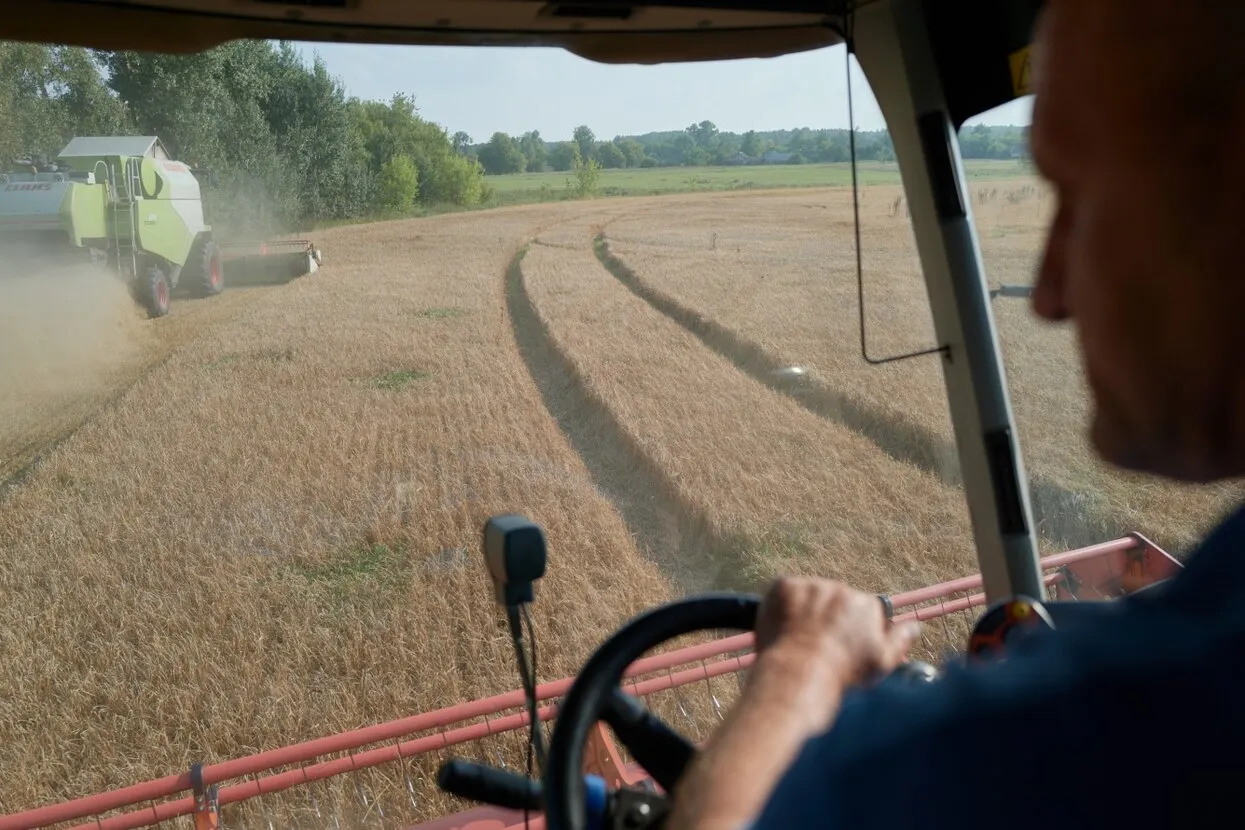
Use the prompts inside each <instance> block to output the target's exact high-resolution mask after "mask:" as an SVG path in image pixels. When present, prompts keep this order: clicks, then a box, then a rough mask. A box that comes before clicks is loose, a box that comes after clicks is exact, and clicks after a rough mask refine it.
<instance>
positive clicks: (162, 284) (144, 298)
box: [137, 265, 172, 317]
mask: <svg viewBox="0 0 1245 830" xmlns="http://www.w3.org/2000/svg"><path fill="white" fill-rule="evenodd" d="M137 288H138V292H137V293H138V299H139V301H140V302H141V303H142V304H143V306H144V307H145V308H146V309H147V316H148V317H163V316H164V315H166V314H168V313H169V295H170V294H171V293H172V289H171V288H170V287H169V278H168V277H167V276H166V275H165V273H164V272H163V271H161V270H160V269H159V268H158V267H157V266H155V265H152V266H149V267H148V268H147V271H146V273H144V274H143V276H141V277H140V278H139V280H138V285H137Z"/></svg>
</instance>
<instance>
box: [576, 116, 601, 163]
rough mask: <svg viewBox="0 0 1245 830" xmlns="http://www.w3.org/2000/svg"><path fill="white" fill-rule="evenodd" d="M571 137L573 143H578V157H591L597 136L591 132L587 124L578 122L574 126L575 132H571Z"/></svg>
mask: <svg viewBox="0 0 1245 830" xmlns="http://www.w3.org/2000/svg"><path fill="white" fill-rule="evenodd" d="M572 138H573V139H574V141H575V143H576V144H577V145H579V157H580V158H581V159H587V158H591V157H592V151H593V150H595V149H596V146H597V137H596V136H595V135H594V134H593V132H592V130H590V129H589V128H588V125H587V124H580V125H579V126H578V127H576V128H575V132H574V133H573V134H572Z"/></svg>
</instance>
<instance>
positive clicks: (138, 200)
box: [0, 136, 321, 317]
mask: <svg viewBox="0 0 1245 830" xmlns="http://www.w3.org/2000/svg"><path fill="white" fill-rule="evenodd" d="M0 252H3V255H4V257H5V259H6V260H8V261H9V262H10V263H17V262H20V263H22V264H23V265H24V266H25V267H26V268H27V269H29V270H32V271H38V270H39V269H41V268H43V267H44V266H46V265H54V264H58V263H60V264H86V263H94V264H96V265H101V266H105V267H106V268H108V269H109V270H111V271H112V272H113V273H115V274H116V275H118V276H119V277H121V278H122V279H123V280H125V281H126V283H127V284H128V285H129V286H130V290H131V293H132V294H133V295H134V298H135V299H136V300H137V301H138V302H139V303H141V304H142V306H143V307H144V308H146V309H147V313H148V315H149V316H151V317H163V316H164V315H165V314H167V313H168V312H169V304H170V300H171V297H172V295H173V293H174V292H175V291H177V290H178V289H183V293H186V294H189V295H190V296H195V297H210V296H212V295H215V294H219V293H220V292H221V291H223V290H224V289H225V274H226V271H227V270H228V271H229V272H230V273H231V275H233V272H234V271H235V270H236V271H237V276H242V275H243V274H246V273H252V274H253V273H258V274H259V275H261V276H262V277H266V278H270V279H275V278H284V279H292V278H294V277H297V276H302V275H303V274H308V273H312V272H314V271H315V270H316V269H317V268H318V267H319V265H320V261H321V256H320V251H319V250H318V249H317V248H316V247H315V246H314V245H313V244H312V243H311V242H310V241H308V240H305V239H295V240H282V241H271V242H256V243H248V242H240V241H234V242H229V241H223V240H219V239H217V238H216V235H215V234H214V233H213V231H212V228H211V226H209V225H208V224H206V222H205V211H204V205H203V201H202V198H201V194H200V182H199V180H198V178H196V176H195V171H192V170H191V169H190V168H189V167H188V166H187V165H185V164H183V163H181V162H179V161H174V160H172V159H170V158H169V156H168V152H167V151H166V150H165V149H164V146H163V145H162V144H161V143H160V140H159V139H158V138H156V137H155V136H103V137H98V136H84V137H79V138H75V139H73V140H72V141H70V142H69V144H67V145H66V146H65V148H64V149H63V150H61V152H60V153H59V154H58V155H57V157H56V160H55V162H54V163H53V164H50V165H44V169H42V170H40V169H38V167H36V166H34V165H32V164H30V163H28V162H25V163H22V164H21V165H19V166H16V167H15V168H14V169H12V170H11V171H10V172H8V173H4V174H2V175H0ZM226 263H229V267H228V269H227V268H226Z"/></svg>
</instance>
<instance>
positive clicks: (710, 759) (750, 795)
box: [668, 579, 916, 830]
mask: <svg viewBox="0 0 1245 830" xmlns="http://www.w3.org/2000/svg"><path fill="white" fill-rule="evenodd" d="M915 636H916V628H915V626H906V627H901V628H897V629H891V628H890V626H889V625H888V624H887V621H886V619H885V616H884V615H883V613H882V607H881V605H880V603H879V602H878V600H877V597H875V596H872V595H869V594H862V593H860V592H857V591H854V590H852V589H850V588H847V587H846V586H844V585H841V584H839V583H833V582H828V581H825V580H814V579H786V580H780V581H779V582H777V583H776V584H775V585H774V586H773V587H772V588H771V590H770V592H769V593H768V594H767V596H766V598H765V601H764V602H763V604H762V607H761V609H760V612H759V614H758V619H757V652H758V654H757V660H756V662H755V663H754V664H753V667H752V669H751V670H750V676H749V679H748V683H747V685H746V686H745V688H744V690H743V693H742V694H741V695H740V699H739V700H738V701H736V703H735V706H734V707H732V709H731V712H730V714H729V715H728V716H727V718H726V720H725V722H724V723H723V724H722V725H721V726H720V727H719V728H718V731H717V732H716V733H715V734H714V736H713V737H712V738H711V739H710V740H709V745H708V747H707V748H706V749H705V751H704V753H703V754H702V755H701V756H700V757H699V758H698V759H697V761H696V763H695V764H694V765H693V766H692V768H691V769H689V770H688V771H687V772H685V773H684V776H683V779H682V780H681V781H680V783H679V786H678V791H677V793H676V797H675V805H674V812H673V814H672V816H671V819H670V821H669V822H668V826H670V827H677V828H679V830H736V828H738V827H740V826H741V825H742V824H744V823H745V822H747V821H748V820H750V819H752V818H753V817H754V816H756V814H757V813H758V812H760V810H761V807H762V806H763V805H764V804H765V801H766V799H767V798H768V797H769V794H770V792H771V791H772V790H773V788H774V786H775V784H777V782H778V780H779V778H780V777H781V776H782V774H783V773H784V771H785V770H786V769H787V768H788V767H789V766H790V765H791V762H792V761H793V760H794V758H795V756H796V754H797V753H798V752H799V751H800V748H801V747H802V746H803V745H804V743H805V742H806V741H807V740H808V739H809V738H810V737H812V736H813V735H815V734H817V733H820V732H822V731H824V730H825V729H826V727H827V726H829V724H830V723H831V722H832V721H833V719H834V717H835V715H836V713H837V712H838V709H839V703H840V701H841V700H842V696H843V693H844V691H845V690H846V689H847V688H849V687H850V686H851V685H853V684H854V683H858V682H860V681H862V680H864V679H868V678H870V677H872V676H873V675H876V674H877V673H879V672H883V673H885V672H889V671H890V670H891V669H893V668H894V667H895V666H896V665H897V664H898V663H899V662H900V661H901V660H902V659H903V656H904V655H905V654H906V653H907V650H908V647H909V645H910V644H911V642H912V640H913V639H914V637H915Z"/></svg>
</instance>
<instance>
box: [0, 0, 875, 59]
mask: <svg viewBox="0 0 1245 830" xmlns="http://www.w3.org/2000/svg"><path fill="white" fill-rule="evenodd" d="M850 1H851V0H822V2H810V1H809V0H778V1H777V2H772V3H765V2H761V1H760V0H655V2H646V3H643V4H633V3H620V2H602V0H579V1H578V2H529V0H292V2H291V1H288V0H287V1H286V2H280V1H279V0H23V2H20V3H15V4H13V5H12V6H10V7H8V8H6V9H5V10H4V14H3V15H0V38H3V39H6V40H25V41H39V42H49V43H64V44H70V45H75V46H86V47H91V48H99V49H137V50H151V51H159V52H172V53H185V52H196V51H200V50H203V49H207V48H211V47H213V46H216V45H219V44H221V43H224V42H226V41H229V40H234V39H239V38H256V39H284V40H300V41H320V42H355V43H388V44H420V45H444V46H453V45H458V46H551V47H559V48H564V49H567V50H568V51H570V52H572V53H574V54H577V55H580V56H582V57H584V58H587V59H590V60H595V61H600V62H604V63H641V64H652V63H669V62H680V61H702V60H727V59H736V58H749V57H773V56H776V55H781V54H786V53H790V52H801V51H807V50H810V49H819V48H822V47H825V46H832V45H834V44H836V43H839V42H841V40H842V38H841V35H840V32H841V30H842V21H843V17H844V15H845V13H846V11H847V6H848V3H849V2H850Z"/></svg>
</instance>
